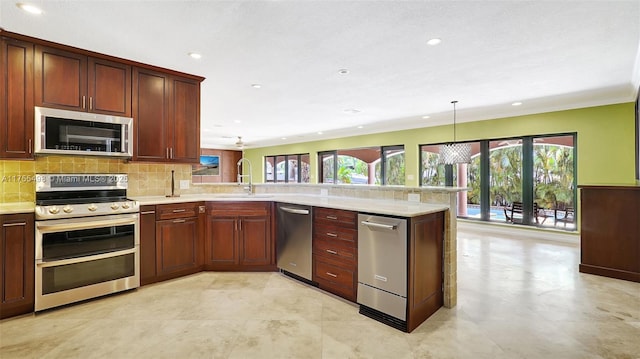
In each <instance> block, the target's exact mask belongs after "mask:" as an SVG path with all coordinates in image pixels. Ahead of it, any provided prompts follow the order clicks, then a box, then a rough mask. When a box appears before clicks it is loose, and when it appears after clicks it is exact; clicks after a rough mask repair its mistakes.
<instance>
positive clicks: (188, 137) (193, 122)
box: [168, 77, 200, 163]
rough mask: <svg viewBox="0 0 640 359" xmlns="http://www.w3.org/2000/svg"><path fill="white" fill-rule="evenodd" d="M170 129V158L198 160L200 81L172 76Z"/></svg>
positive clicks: (180, 160)
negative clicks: (171, 146)
mask: <svg viewBox="0 0 640 359" xmlns="http://www.w3.org/2000/svg"><path fill="white" fill-rule="evenodd" d="M172 84H173V96H172V100H173V102H172V106H171V109H172V115H173V116H172V117H173V122H170V123H171V128H170V129H171V130H170V131H169V132H168V134H169V136H170V141H169V142H170V143H172V144H173V150H172V153H171V155H172V157H171V159H172V160H175V161H179V162H193V163H198V162H199V161H200V82H198V81H192V80H188V79H180V78H175V77H174V78H173V79H172Z"/></svg>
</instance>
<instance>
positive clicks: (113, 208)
mask: <svg viewBox="0 0 640 359" xmlns="http://www.w3.org/2000/svg"><path fill="white" fill-rule="evenodd" d="M118 208H120V205H118V204H117V203H114V204H112V205H111V209H112V210H114V211H115V210H116V209H118Z"/></svg>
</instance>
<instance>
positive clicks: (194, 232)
mask: <svg viewBox="0 0 640 359" xmlns="http://www.w3.org/2000/svg"><path fill="white" fill-rule="evenodd" d="M197 243H198V222H197V219H196V218H186V219H173V220H167V221H158V222H156V273H157V275H159V276H160V275H164V274H171V273H174V272H178V271H181V270H186V269H192V268H195V267H197V265H198V260H197V249H198V245H197Z"/></svg>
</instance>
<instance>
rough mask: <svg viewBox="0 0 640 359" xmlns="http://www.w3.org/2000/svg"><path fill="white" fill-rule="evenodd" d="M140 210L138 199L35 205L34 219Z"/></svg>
mask: <svg viewBox="0 0 640 359" xmlns="http://www.w3.org/2000/svg"><path fill="white" fill-rule="evenodd" d="M139 211H140V203H139V202H138V201H129V200H127V201H122V202H111V203H108V202H107V203H86V204H67V205H51V206H36V209H35V215H36V219H40V220H42V219H58V218H72V217H88V216H99V215H108V214H120V213H136V212H139Z"/></svg>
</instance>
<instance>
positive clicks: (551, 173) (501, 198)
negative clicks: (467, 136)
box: [420, 134, 576, 230]
mask: <svg viewBox="0 0 640 359" xmlns="http://www.w3.org/2000/svg"><path fill="white" fill-rule="evenodd" d="M574 143H575V134H561V135H549V136H525V137H517V138H506V139H494V140H483V141H477V142H470V144H471V148H472V151H471V153H472V157H471V163H469V164H458V165H455V166H451V165H449V166H445V165H442V164H439V163H438V162H439V155H438V153H439V149H440V145H439V144H430V145H421V146H420V173H421V180H420V183H421V185H422V186H442V185H454V184H455V185H457V186H459V187H467V188H469V190H468V191H467V192H464V193H462V192H461V193H459V195H458V217H462V218H470V219H478V220H483V221H495V222H510V221H511V222H512V221H513V219H510V215H511V212H510V211H511V208H513V204H514V203H517V204H518V205H519V204H520V203H522V205H521V206H522V208H523V212H524V213H528V214H530V216H529V215H527V216H523V215H520V214H518V216H519V218H517V222H518V223H522V224H525V225H535V226H541V227H556V222H557V221H556V220H561V219H562V218H561V217H558V213H567V211H573V210H574V209H575V196H576V193H575V191H576V186H575V176H574V173H575V162H574V155H575V146H574ZM560 216H562V214H561V215H560ZM558 228H563V229H564V228H565V227H564V226H562V227H558ZM566 228H567V229H571V230H575V223H573V225H567V227H566Z"/></svg>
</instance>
